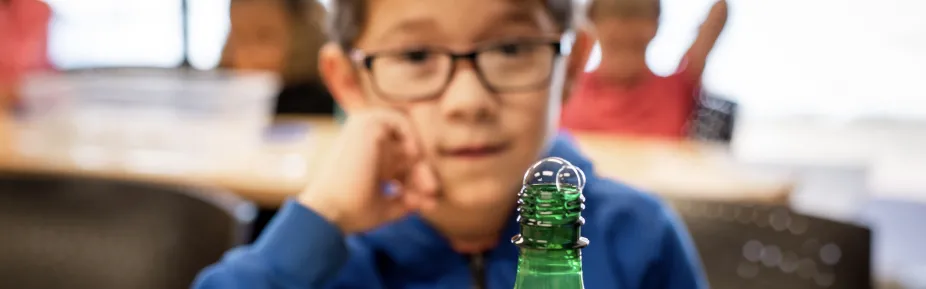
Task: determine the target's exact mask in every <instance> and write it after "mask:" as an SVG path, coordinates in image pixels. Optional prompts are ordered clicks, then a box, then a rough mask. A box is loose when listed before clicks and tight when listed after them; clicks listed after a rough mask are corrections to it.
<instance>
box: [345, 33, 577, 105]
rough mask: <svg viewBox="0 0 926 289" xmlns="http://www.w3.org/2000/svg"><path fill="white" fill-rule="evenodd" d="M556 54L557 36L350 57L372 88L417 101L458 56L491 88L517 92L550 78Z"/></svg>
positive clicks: (443, 81) (432, 91) (442, 80)
mask: <svg viewBox="0 0 926 289" xmlns="http://www.w3.org/2000/svg"><path fill="white" fill-rule="evenodd" d="M560 54H562V51H561V48H560V43H559V42H558V41H538V40H534V41H511V42H503V43H496V44H492V45H488V46H484V47H481V48H479V49H476V50H474V51H470V52H467V53H454V52H452V51H450V50H447V49H441V48H418V49H406V50H400V51H384V52H377V53H369V54H367V53H364V52H362V51H359V50H354V51H353V52H352V54H351V59H352V60H353V61H355V62H356V63H358V64H361V65H363V67H365V68H366V69H367V70H368V71H369V73H370V75H371V78H372V79H373V86H374V89H376V90H377V92H378V93H379V94H381V95H382V96H383V97H386V98H388V99H389V100H392V101H418V100H425V99H430V98H434V97H437V96H439V95H440V94H441V92H443V91H444V89H446V88H447V85H448V84H449V83H450V81H451V80H452V79H453V75H454V71H456V64H457V61H458V60H461V59H465V60H469V61H470V62H472V63H473V66H474V67H475V69H476V73H477V74H478V75H479V79H480V80H481V81H482V83H483V84H484V85H485V86H486V87H487V88H488V89H489V90H491V91H493V92H499V93H505V92H519V91H529V90H535V89H540V88H543V87H545V86H547V85H549V83H550V76H551V75H552V73H553V63H554V61H555V59H556V57H557V56H559V55H560Z"/></svg>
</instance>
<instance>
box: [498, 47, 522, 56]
mask: <svg viewBox="0 0 926 289" xmlns="http://www.w3.org/2000/svg"><path fill="white" fill-rule="evenodd" d="M525 48H526V47H525V46H524V45H518V44H505V45H502V46H499V47H498V50H499V51H501V52H502V53H503V54H506V55H517V54H518V53H523V52H524V50H525Z"/></svg>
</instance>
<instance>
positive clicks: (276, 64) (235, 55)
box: [228, 0, 290, 72]
mask: <svg viewBox="0 0 926 289" xmlns="http://www.w3.org/2000/svg"><path fill="white" fill-rule="evenodd" d="M279 2H282V1H257V0H250V1H237V2H234V3H233V4H232V6H231V27H232V28H231V35H230V37H229V40H228V41H229V45H230V46H231V47H232V48H231V51H229V52H230V53H231V54H232V55H231V62H232V66H233V67H234V68H236V69H246V70H264V71H272V72H281V71H283V68H284V67H285V61H286V52H287V51H288V50H289V41H290V39H289V27H288V25H287V17H288V15H287V14H286V11H284V9H283V7H282V5H281V4H280V3H279Z"/></svg>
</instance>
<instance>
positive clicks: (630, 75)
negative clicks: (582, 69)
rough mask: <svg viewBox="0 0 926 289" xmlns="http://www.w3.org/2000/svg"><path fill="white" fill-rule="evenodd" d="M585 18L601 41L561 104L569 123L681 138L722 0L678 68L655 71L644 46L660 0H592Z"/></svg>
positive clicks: (723, 8) (721, 17) (723, 16)
mask: <svg viewBox="0 0 926 289" xmlns="http://www.w3.org/2000/svg"><path fill="white" fill-rule="evenodd" d="M590 1H592V4H591V5H590V8H589V14H588V16H589V20H590V21H591V23H592V26H594V28H593V30H594V31H593V32H592V34H594V36H596V37H594V38H597V39H598V41H599V44H600V46H601V64H600V66H599V67H598V69H597V70H596V71H594V72H591V73H588V74H586V75H584V77H582V79H580V80H579V81H578V85H577V87H576V88H575V93H574V94H573V95H572V96H571V97H570V99H569V102H568V103H567V105H566V107H565V108H564V109H563V118H562V124H563V126H564V127H565V128H567V129H572V130H586V131H606V132H613V133H620V134H633V135H641V136H654V137H668V138H680V137H683V136H685V135H686V128H687V123H688V120H689V118H690V117H691V115H692V113H693V112H694V109H695V105H696V101H697V99H696V97H697V96H698V95H699V93H698V92H699V90H700V88H699V86H700V82H701V73H702V72H703V71H704V66H705V63H706V61H707V57H708V54H710V52H711V50H712V49H713V47H714V43H715V42H716V41H717V38H718V37H719V36H720V33H721V31H723V27H724V25H725V23H726V20H727V2H726V0H720V1H718V2H717V3H716V4H714V6H713V7H712V8H711V11H710V13H709V15H708V17H707V19H706V20H705V21H704V23H703V24H702V25H701V28H700V31H699V33H698V37H697V38H696V39H695V41H694V43H693V44H692V45H691V48H690V49H688V52H687V53H686V54H685V56H684V58H683V59H682V61H681V63H680V64H679V66H678V69H677V70H676V72H675V73H674V74H672V75H670V76H667V77H661V76H657V75H655V74H653V72H652V71H650V69H649V68H648V67H647V65H646V49H647V47H648V46H649V43H650V41H652V40H653V37H655V36H656V30H657V28H658V27H659V15H660V4H659V0H590Z"/></svg>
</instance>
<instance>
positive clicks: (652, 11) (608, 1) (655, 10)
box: [588, 0, 662, 21]
mask: <svg viewBox="0 0 926 289" xmlns="http://www.w3.org/2000/svg"><path fill="white" fill-rule="evenodd" d="M589 1H591V4H590V5H589V7H588V19H589V20H591V21H595V20H601V19H607V18H649V19H659V15H660V14H661V12H662V11H661V10H662V7H661V5H660V3H659V0H589Z"/></svg>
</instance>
